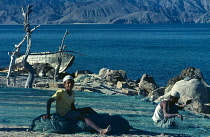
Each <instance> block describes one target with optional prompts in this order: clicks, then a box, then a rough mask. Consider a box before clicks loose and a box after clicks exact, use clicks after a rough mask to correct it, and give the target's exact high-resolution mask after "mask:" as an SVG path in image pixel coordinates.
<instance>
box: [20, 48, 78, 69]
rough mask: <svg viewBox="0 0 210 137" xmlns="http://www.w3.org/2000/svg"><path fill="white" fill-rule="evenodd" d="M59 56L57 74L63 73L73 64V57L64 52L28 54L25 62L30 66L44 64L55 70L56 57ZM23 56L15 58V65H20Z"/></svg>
mask: <svg viewBox="0 0 210 137" xmlns="http://www.w3.org/2000/svg"><path fill="white" fill-rule="evenodd" d="M60 54H61V58H62V61H61V66H60V69H59V73H62V72H64V71H65V70H67V69H68V68H69V67H70V66H71V65H72V64H73V63H74V59H75V57H74V56H73V55H71V54H69V53H66V52H61V53H60V52H39V53H30V54H29V55H28V58H27V62H28V63H29V64H30V65H33V64H35V63H44V64H46V63H47V64H49V65H50V66H52V67H54V68H56V65H57V64H58V57H59V56H60ZM24 56H25V55H23V56H19V57H17V58H16V64H17V63H21V62H22V60H23V57H24Z"/></svg>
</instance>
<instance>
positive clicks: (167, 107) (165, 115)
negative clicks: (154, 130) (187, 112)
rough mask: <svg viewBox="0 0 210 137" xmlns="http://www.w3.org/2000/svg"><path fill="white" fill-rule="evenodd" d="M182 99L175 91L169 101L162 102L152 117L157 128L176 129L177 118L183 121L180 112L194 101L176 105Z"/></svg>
mask: <svg viewBox="0 0 210 137" xmlns="http://www.w3.org/2000/svg"><path fill="white" fill-rule="evenodd" d="M179 98H180V94H179V92H177V91H173V92H172V93H171V94H170V98H169V99H168V100H164V101H162V102H160V103H159V104H158V105H157V107H156V109H155V112H154V115H153V117H152V119H153V121H154V123H155V126H157V127H162V128H175V127H176V123H175V117H176V116H177V117H179V118H180V119H181V120H182V121H183V116H182V115H180V114H178V110H181V109H183V108H184V107H185V106H186V105H188V104H190V103H191V101H192V100H188V101H187V102H186V103H184V104H182V105H176V103H178V100H179Z"/></svg>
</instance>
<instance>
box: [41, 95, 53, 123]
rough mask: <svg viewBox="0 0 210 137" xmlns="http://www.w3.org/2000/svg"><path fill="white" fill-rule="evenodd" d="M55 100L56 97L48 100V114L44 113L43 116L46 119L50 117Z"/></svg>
mask: <svg viewBox="0 0 210 137" xmlns="http://www.w3.org/2000/svg"><path fill="white" fill-rule="evenodd" d="M54 101H55V99H54V98H50V99H49V100H48V101H47V115H44V116H43V118H44V119H47V118H50V108H51V104H52V102H54Z"/></svg>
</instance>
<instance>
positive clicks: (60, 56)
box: [54, 30, 69, 83]
mask: <svg viewBox="0 0 210 137" xmlns="http://www.w3.org/2000/svg"><path fill="white" fill-rule="evenodd" d="M67 34H69V31H68V30H66V32H65V34H64V36H63V39H62V42H61V46H60V47H59V53H60V54H59V56H58V64H57V66H56V68H55V74H54V83H55V82H58V75H59V69H60V66H61V62H62V53H63V51H64V49H65V48H66V45H64V41H65V38H66V35H67Z"/></svg>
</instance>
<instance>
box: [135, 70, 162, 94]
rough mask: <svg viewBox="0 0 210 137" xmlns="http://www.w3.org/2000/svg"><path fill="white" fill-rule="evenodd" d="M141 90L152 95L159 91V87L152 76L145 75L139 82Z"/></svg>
mask: <svg viewBox="0 0 210 137" xmlns="http://www.w3.org/2000/svg"><path fill="white" fill-rule="evenodd" d="M139 88H140V89H141V90H144V91H146V92H148V93H150V92H152V91H154V90H155V89H157V88H158V86H157V84H156V83H155V80H154V78H153V77H152V76H150V75H147V74H144V75H143V76H142V78H141V80H140V82H139Z"/></svg>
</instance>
